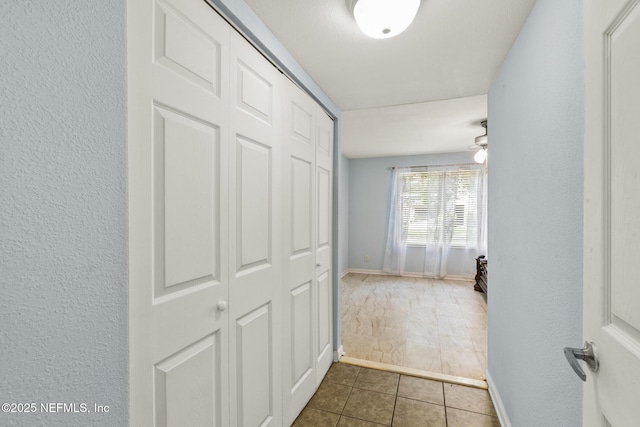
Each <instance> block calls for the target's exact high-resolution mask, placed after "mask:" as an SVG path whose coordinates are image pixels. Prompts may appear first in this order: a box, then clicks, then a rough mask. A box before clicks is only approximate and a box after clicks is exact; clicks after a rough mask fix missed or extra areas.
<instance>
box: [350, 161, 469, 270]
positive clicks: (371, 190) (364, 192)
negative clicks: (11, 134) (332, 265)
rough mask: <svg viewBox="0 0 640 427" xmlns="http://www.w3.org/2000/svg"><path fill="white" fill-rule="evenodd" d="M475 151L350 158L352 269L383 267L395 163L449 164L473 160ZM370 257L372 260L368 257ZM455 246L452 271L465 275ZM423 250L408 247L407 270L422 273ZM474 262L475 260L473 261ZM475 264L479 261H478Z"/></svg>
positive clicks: (416, 164) (450, 263)
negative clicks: (391, 179)
mask: <svg viewBox="0 0 640 427" xmlns="http://www.w3.org/2000/svg"><path fill="white" fill-rule="evenodd" d="M474 154H475V152H474V151H465V152H460V153H442V154H425V155H419V156H400V157H375V158H369V159H351V160H350V161H349V247H348V249H349V268H354V269H366V270H382V264H383V260H384V252H385V245H386V241H387V218H388V214H389V212H388V211H389V207H388V203H389V179H390V177H391V171H390V170H389V168H390V167H391V166H423V165H446V164H455V163H470V162H473V155H474ZM365 255H368V256H369V262H365V261H364V256H365ZM457 255H458V254H457V253H456V251H455V250H454V249H452V250H451V254H450V256H451V258H450V262H449V263H448V273H449V274H452V275H458V274H461V268H459V267H460V262H461V261H463V260H464V257H458V256H457ZM423 260H424V256H423V255H422V250H418V251H413V250H412V249H411V248H408V249H407V262H406V272H407V273H410V272H414V273H420V274H422V271H423ZM471 262H474V261H473V260H471ZM474 265H475V264H474Z"/></svg>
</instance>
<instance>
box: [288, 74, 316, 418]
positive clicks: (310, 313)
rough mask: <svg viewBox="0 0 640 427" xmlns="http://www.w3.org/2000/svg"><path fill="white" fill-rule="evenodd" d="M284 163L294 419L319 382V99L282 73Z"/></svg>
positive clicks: (290, 406)
mask: <svg viewBox="0 0 640 427" xmlns="http://www.w3.org/2000/svg"><path fill="white" fill-rule="evenodd" d="M282 80H283V86H284V94H285V96H284V99H285V105H284V126H283V129H284V139H283V141H284V150H283V151H284V153H283V154H284V156H283V158H284V165H283V181H284V186H283V202H284V204H283V217H282V219H283V224H284V229H283V254H284V255H283V256H284V270H283V273H284V274H283V279H284V284H283V290H284V292H283V319H284V322H283V333H284V337H285V339H284V346H283V350H284V354H283V362H284V365H283V366H284V368H283V369H284V370H283V389H284V407H285V421H287V422H288V424H287V425H289V424H290V423H291V422H293V420H295V418H296V417H297V416H298V414H299V413H300V411H302V409H303V408H304V406H305V405H306V403H307V402H308V401H309V399H310V398H311V396H313V393H314V392H315V390H316V388H317V386H318V383H317V377H316V370H315V354H316V339H315V336H316V330H317V325H316V307H317V304H316V298H317V290H316V287H317V284H316V280H315V279H316V278H315V271H316V268H315V264H316V257H315V247H316V245H315V239H316V235H315V226H314V224H315V221H316V218H315V204H316V199H315V197H314V193H315V172H314V171H315V142H316V131H315V129H316V122H315V111H316V103H315V102H314V101H313V100H312V99H311V98H310V97H309V95H307V94H306V93H304V92H303V91H302V90H301V89H299V88H298V87H297V86H295V85H294V84H293V83H292V82H291V81H289V79H287V78H286V77H285V76H282Z"/></svg>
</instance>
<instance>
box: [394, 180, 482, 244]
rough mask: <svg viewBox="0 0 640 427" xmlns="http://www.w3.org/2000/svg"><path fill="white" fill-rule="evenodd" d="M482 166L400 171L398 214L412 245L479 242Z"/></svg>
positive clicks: (405, 237)
mask: <svg viewBox="0 0 640 427" xmlns="http://www.w3.org/2000/svg"><path fill="white" fill-rule="evenodd" d="M483 173H484V171H482V170H479V169H467V170H465V169H458V170H419V171H403V172H399V176H398V178H399V182H398V184H399V187H400V188H399V197H398V206H397V209H398V218H399V220H400V223H401V229H402V239H403V241H404V242H405V243H407V244H409V245H425V246H426V245H432V244H441V243H444V242H446V243H449V244H451V246H464V247H470V246H477V242H478V200H479V196H478V195H479V191H480V190H481V189H480V188H479V186H481V185H482V181H481V178H482V175H481V174H483Z"/></svg>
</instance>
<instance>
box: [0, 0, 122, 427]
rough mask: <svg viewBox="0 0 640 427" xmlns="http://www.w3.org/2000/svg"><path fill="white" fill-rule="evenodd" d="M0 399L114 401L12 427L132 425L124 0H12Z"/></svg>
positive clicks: (3, 71)
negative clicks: (102, 409) (102, 408)
mask: <svg viewBox="0 0 640 427" xmlns="http://www.w3.org/2000/svg"><path fill="white" fill-rule="evenodd" d="M0 52H2V66H1V67H0V117H1V119H0V294H1V295H2V296H1V297H0V378H1V380H0V402H35V403H38V404H39V403H41V402H42V403H45V402H61V403H72V402H75V403H81V402H83V403H87V404H89V405H90V408H91V409H93V408H92V406H93V404H94V403H98V404H102V405H109V407H110V409H109V413H107V414H93V413H92V414H64V413H50V414H41V413H40V414H4V413H0V425H3V426H12V425H16V426H18V425H19V426H26V425H29V426H31V425H46V426H73V425H82V426H90V425H91V426H93V425H96V426H98V425H100V426H124V425H126V424H127V420H128V405H127V401H128V395H127V282H126V280H127V278H126V271H127V266H126V204H125V201H126V158H125V151H126V150H125V149H126V145H125V124H126V123H125V119H126V109H125V108H126V107H125V8H124V1H115V2H105V1H97V0H86V1H82V2H78V1H71V0H60V1H55V2H44V1H38V2H33V1H17V0H3V1H2V2H1V3H0Z"/></svg>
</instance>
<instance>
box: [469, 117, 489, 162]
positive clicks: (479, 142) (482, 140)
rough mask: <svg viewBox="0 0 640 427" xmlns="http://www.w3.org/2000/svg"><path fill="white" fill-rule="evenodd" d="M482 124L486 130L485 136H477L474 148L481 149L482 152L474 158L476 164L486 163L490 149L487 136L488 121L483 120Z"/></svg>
mask: <svg viewBox="0 0 640 427" xmlns="http://www.w3.org/2000/svg"><path fill="white" fill-rule="evenodd" d="M480 124H481V125H482V127H483V128H484V135H480V136H476V140H475V142H476V143H475V146H473V147H474V148H478V147H479V148H480V151H478V152H477V153H476V154H475V156H473V160H475V161H476V163H484V162H485V160H487V149H488V147H489V137H488V136H487V121H486V120H483V121H481V122H480Z"/></svg>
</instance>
